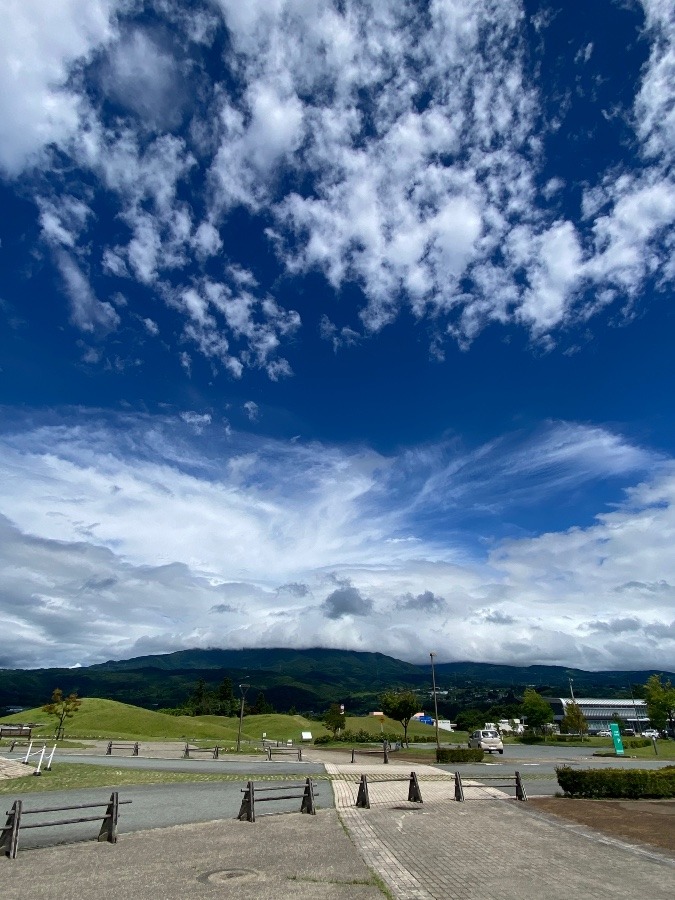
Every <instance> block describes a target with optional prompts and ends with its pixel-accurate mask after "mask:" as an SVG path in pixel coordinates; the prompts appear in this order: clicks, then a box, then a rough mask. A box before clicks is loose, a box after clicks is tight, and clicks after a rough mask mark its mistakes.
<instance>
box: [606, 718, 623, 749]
mask: <svg viewBox="0 0 675 900" xmlns="http://www.w3.org/2000/svg"><path fill="white" fill-rule="evenodd" d="M609 730H610V731H611V732H612V740H613V741H614V750H615V751H616V755H617V756H623V742H622V740H621V732H620V731H619V726H618V725H617V724H616V722H612V724H611V725H610V726H609Z"/></svg>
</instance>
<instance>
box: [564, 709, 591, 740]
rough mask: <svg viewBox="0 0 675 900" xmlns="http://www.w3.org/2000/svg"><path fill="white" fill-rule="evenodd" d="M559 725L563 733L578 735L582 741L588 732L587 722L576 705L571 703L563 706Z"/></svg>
mask: <svg viewBox="0 0 675 900" xmlns="http://www.w3.org/2000/svg"><path fill="white" fill-rule="evenodd" d="M561 725H562V728H563V731H566V732H567V733H568V734H580V735H581V740H582V741H583V739H584V734H586V732H587V731H588V722H587V720H586V716H585V715H584V714H583V712H582V711H581V707H580V706H579V704H578V703H574V702H572V703H567V704H566V705H565V715H564V716H563V720H562V722H561Z"/></svg>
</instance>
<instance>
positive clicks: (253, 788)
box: [237, 778, 318, 822]
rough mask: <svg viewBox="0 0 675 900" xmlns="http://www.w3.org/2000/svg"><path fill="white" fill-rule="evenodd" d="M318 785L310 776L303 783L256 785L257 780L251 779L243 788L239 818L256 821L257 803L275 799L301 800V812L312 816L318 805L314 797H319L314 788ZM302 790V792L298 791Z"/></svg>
mask: <svg viewBox="0 0 675 900" xmlns="http://www.w3.org/2000/svg"><path fill="white" fill-rule="evenodd" d="M315 787H316V785H315V784H314V783H313V782H312V779H311V778H308V779H307V780H306V781H304V782H303V783H302V784H293V783H284V784H275V785H269V784H264V785H263V786H260V785H256V783H255V782H253V781H249V782H247V783H246V787H245V788H242V794H243V795H244V797H243V799H242V801H241V807H240V808H239V815H238V816H237V818H238V819H244V820H245V821H247V822H255V804H256V802H257V803H266V802H269V801H273V800H300V801H301V803H300V812H301V813H308V814H309V815H310V816H315V815H316V805H315V803H314V798H315V797H318V794H317V793H316V792H315V790H314V788H315ZM279 791H292V792H293V793H290V794H288V793H286V794H283V793H279ZM298 791H301V793H298Z"/></svg>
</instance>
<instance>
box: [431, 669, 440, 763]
mask: <svg viewBox="0 0 675 900" xmlns="http://www.w3.org/2000/svg"><path fill="white" fill-rule="evenodd" d="M429 656H430V657H431V684H432V686H433V690H434V716H435V719H434V721H435V723H436V761H438V756H439V753H440V750H441V742H440V741H439V739H438V698H437V696H436V673H435V672H434V656H436V654H435V653H434V652H433V651H432V652H431V653H429Z"/></svg>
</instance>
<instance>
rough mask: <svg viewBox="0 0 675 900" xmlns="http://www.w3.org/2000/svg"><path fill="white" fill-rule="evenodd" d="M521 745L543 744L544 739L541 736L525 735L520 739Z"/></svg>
mask: <svg viewBox="0 0 675 900" xmlns="http://www.w3.org/2000/svg"><path fill="white" fill-rule="evenodd" d="M518 743H519V744H543V743H544V738H543V736H542V735H541V734H524V735H522V736H521V737H519V738H518Z"/></svg>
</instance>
